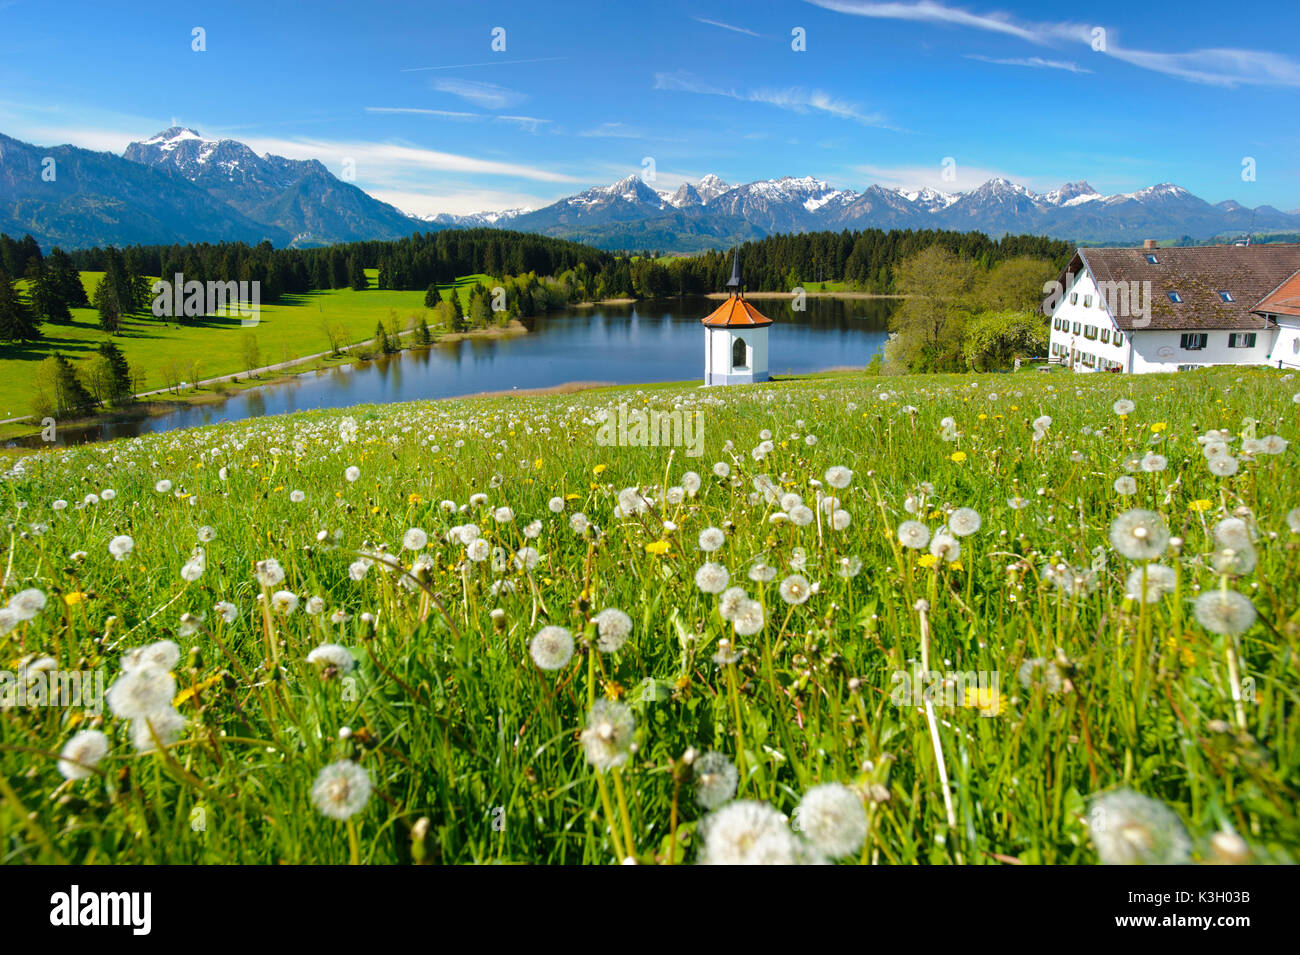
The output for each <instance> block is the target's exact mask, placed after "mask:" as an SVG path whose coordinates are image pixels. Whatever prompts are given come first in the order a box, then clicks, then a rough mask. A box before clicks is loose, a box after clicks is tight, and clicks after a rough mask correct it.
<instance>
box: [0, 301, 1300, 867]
mask: <svg viewBox="0 0 1300 955" xmlns="http://www.w3.org/2000/svg"><path fill="white" fill-rule="evenodd" d="M345 297H346V295H345V294H340V295H339V298H340V300H342V299H344V298H345ZM371 297H375V298H379V297H381V296H379V295H377V294H376V293H361V294H360V295H357V296H355V298H356V299H357V300H358V301H364V300H367V299H369V298H371ZM381 308H382V307H381ZM307 311H310V309H307ZM271 318H272V320H271V322H270V323H268V324H271V326H272V327H274V314H273V315H272V317H271ZM373 321H374V319H373V317H367V318H361V317H358V323H359V327H360V328H362V329H364V326H365V324H366V323H367V322H369V323H370V324H373ZM306 324H307V325H308V326H309V325H310V321H307V323H306ZM214 370H215V369H214ZM1126 402H1131V405H1130V404H1126ZM620 404H625V405H626V408H625V409H624V410H625V411H637V410H645V411H650V410H656V411H662V412H665V413H668V412H673V411H677V412H681V413H684V414H687V415H690V414H696V413H697V414H698V422H699V427H700V429H701V433H702V435H703V454H702V455H701V456H699V457H688V456H687V455H686V453H685V451H686V450H687V448H682V447H677V448H667V447H641V446H618V445H617V444H615V445H613V446H611V445H610V443H609V441H608V440H606V438H608V437H609V435H610V433H611V432H610V429H609V428H608V427H606V428H604V429H602V428H601V419H602V417H603V416H604V415H605V414H609V415H612V416H614V417H615V418H618V417H619V416H620V415H621V414H622V412H620V409H619V405H620ZM1298 420H1300V381H1298V380H1297V379H1296V378H1295V376H1293V375H1285V376H1283V375H1280V374H1279V373H1276V372H1272V371H1268V370H1264V369H1255V368H1251V369H1242V370H1240V371H1238V370H1234V369H1217V370H1209V371H1197V372H1189V373H1184V374H1180V375H1178V376H1154V375H1153V376H1144V377H1141V378H1136V379H1135V378H1130V377H1120V376H1109V375H1107V376H1103V375H1093V376H1078V377H1072V376H1070V375H1067V374H1063V373H1062V374H1039V373H1034V372H1022V373H1018V374H1014V375H972V376H930V377H924V376H916V377H902V378H875V377H864V376H862V375H860V374H856V375H839V376H828V377H819V378H810V379H803V380H793V381H782V382H774V383H771V384H767V385H760V386H750V387H735V388H720V389H711V390H708V391H705V390H702V389H698V388H695V387H692V386H688V385H672V386H646V387H639V388H623V389H617V390H605V391H601V392H593V393H579V394H571V395H559V396H528V397H503V398H483V399H467V400H457V401H445V402H430V403H416V404H406V405H393V406H386V407H362V408H355V409H349V410H344V411H329V412H317V413H307V414H301V415H296V416H292V417H279V418H266V419H260V420H253V421H248V422H243V423H235V424H225V425H219V426H215V427H211V428H205V429H200V430H196V431H192V432H186V433H171V434H160V435H150V436H146V437H143V438H138V439H132V440H129V441H123V442H118V443H114V444H109V445H103V446H87V447H79V448H75V449H71V450H66V449H51V450H46V451H41V452H38V453H35V454H33V455H31V456H28V457H25V458H23V459H21V461H20V462H19V463H18V464H17V465H16V466H15V467H14V468H13V470H11V471H9V472H8V473H7V474H6V475H5V482H4V489H5V494H4V498H5V504H4V507H5V508H6V510H7V512H8V513H7V523H8V525H9V527H10V534H9V540H8V543H7V547H6V550H7V556H6V567H7V576H6V578H5V583H4V591H3V595H2V596H0V601H8V607H7V608H6V609H5V610H0V634H2V635H0V668H3V669H5V670H7V671H9V672H8V673H7V674H6V677H7V683H6V686H5V687H4V691H5V692H7V693H9V694H10V698H9V703H10V704H11V706H10V708H9V709H8V710H7V711H6V712H5V713H4V714H3V719H0V795H2V796H3V799H2V800H0V847H3V853H4V855H3V858H4V861H5V862H9V863H38V862H39V863H49V862H60V861H67V862H74V863H158V862H167V863H188V862H202V863H229V862H241V863H280V862H288V863H314V862H321V863H325V862H328V863H342V862H348V861H351V862H359V863H401V864H405V863H411V862H439V863H453V862H454V863H487V862H498V861H499V862H533V863H580V862H586V863H618V862H620V861H625V860H629V859H630V860H635V861H636V862H639V863H642V864H654V863H658V864H670V863H678V864H681V863H697V862H711V863H727V862H860V863H877V864H915V863H923V864H924V863H934V864H946V863H957V864H960V863H966V864H1035V863H1044V864H1094V863H1097V862H1099V861H1101V862H1196V863H1204V862H1245V861H1257V862H1263V861H1272V862H1283V861H1295V857H1296V853H1297V849H1298V848H1300V820H1298V819H1297V816H1296V813H1295V804H1296V799H1297V796H1298V795H1300V793H1298V792H1297V790H1298V789H1300V700H1298V699H1297V690H1298V688H1300V680H1297V659H1298V658H1297V650H1298V649H1300V510H1297V507H1298V506H1300V496H1298V492H1297V488H1298V487H1300V466H1298V465H1297V460H1296V449H1295V447H1293V446H1292V447H1288V442H1292V443H1294V441H1295V440H1296V437H1297V434H1296V433H1297V423H1298ZM628 434H629V435H630V438H629V440H628V441H627V442H625V443H627V444H632V443H634V442H635V439H636V435H637V431H636V427H635V420H634V421H633V426H632V428H631V430H630V431H629V432H628ZM613 435H614V436H615V438H616V439H617V437H618V435H619V431H618V429H614V431H613ZM598 436H603V437H601V438H600V440H598ZM1139 598H1144V599H1139ZM51 670H54V671H62V672H63V674H64V676H65V677H66V676H68V675H70V674H79V673H81V672H82V671H85V672H86V674H87V676H86V677H84V678H83V682H82V686H83V688H84V687H87V686H92V687H93V686H94V685H95V681H96V680H97V679H99V678H100V677H97V676H96V674H99V675H101V677H102V680H103V685H104V686H105V687H106V688H108V693H107V696H108V701H107V705H106V706H104V707H103V709H102V712H100V711H99V708H98V706H96V705H95V700H94V699H93V698H91V699H89V701H88V700H87V699H85V698H83V699H81V700H80V701H79V702H80V703H81V704H82V705H66V704H67V702H68V700H67V694H66V692H65V693H64V694H63V696H62V697H59V692H58V691H57V687H58V685H59V683H58V681H55V680H52V679H51V678H50V677H49V672H50V671H51ZM63 686H64V687H65V689H66V686H67V681H66V679H65V680H64V681H63ZM40 687H44V688H45V689H46V696H45V697H44V698H42V697H41V696H40V694H39V693H38V692H37V688H40ZM51 687H55V688H56V689H53V690H52V689H50V688H51ZM24 693H25V694H26V696H25V697H24V696H23V694H24ZM92 696H93V695H92ZM55 697H59V698H58V699H56V698H55ZM54 703H62V704H64V705H52V704H54Z"/></svg>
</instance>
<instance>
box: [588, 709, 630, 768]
mask: <svg viewBox="0 0 1300 955" xmlns="http://www.w3.org/2000/svg"><path fill="white" fill-rule="evenodd" d="M635 732H636V719H635V718H634V717H633V716H632V711H631V709H629V708H628V707H627V706H625V705H624V704H622V703H618V702H615V701H614V700H607V699H600V700H597V701H596V702H595V704H594V705H593V706H592V708H591V711H590V712H589V713H588V714H587V726H586V728H585V729H584V730H583V731H582V750H583V752H584V753H585V754H586V757H587V762H589V763H591V765H592V766H594V767H595V768H596V769H597V770H599V771H600V772H602V773H603V772H605V771H607V770H610V769H613V768H614V767H615V766H621V765H623V764H624V763H625V762H627V757H628V754H629V753H630V752H631V749H632V740H633V736H634V734H635Z"/></svg>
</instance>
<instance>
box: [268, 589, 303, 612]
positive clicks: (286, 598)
mask: <svg viewBox="0 0 1300 955" xmlns="http://www.w3.org/2000/svg"><path fill="white" fill-rule="evenodd" d="M271 608H272V609H273V610H274V611H275V612H276V613H282V614H284V615H285V616H288V615H289V614H291V613H293V612H294V611H295V610H297V609H298V595H297V594H295V593H294V592H293V591H291V590H277V591H276V592H275V593H273V594H271Z"/></svg>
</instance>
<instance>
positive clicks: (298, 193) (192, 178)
mask: <svg viewBox="0 0 1300 955" xmlns="http://www.w3.org/2000/svg"><path fill="white" fill-rule="evenodd" d="M51 171H52V172H53V175H52V176H51V175H50V173H51ZM466 227H495V228H509V229H514V230H518V231H522V232H536V233H541V234H544V235H552V236H558V237H563V238H569V239H576V240H578V241H581V242H587V243H589V244H591V245H595V246H599V247H601V248H606V249H644V248H655V249H663V250H666V251H678V252H690V251H698V250H700V249H705V248H719V247H725V246H728V245H731V244H733V243H735V242H740V241H745V240H748V239H757V238H761V237H763V236H766V235H771V234H773V233H781V232H807V231H816V230H823V229H829V230H835V231H839V230H841V229H865V228H881V229H893V228H905V229H956V230H961V231H966V230H978V231H982V232H986V233H988V234H990V235H993V236H998V235H1002V234H1005V233H1015V234H1021V233H1030V234H1039V235H1049V236H1053V237H1056V238H1062V239H1068V240H1073V241H1079V242H1086V243H1095V244H1136V243H1138V242H1140V241H1141V240H1142V239H1147V238H1154V239H1174V240H1176V239H1179V238H1182V237H1184V236H1190V237H1192V238H1193V239H1197V240H1203V239H1209V238H1212V237H1216V236H1223V235H1239V234H1242V233H1246V232H1254V233H1256V234H1264V233H1270V232H1300V210H1295V211H1292V212H1282V211H1279V210H1277V209H1274V208H1273V207H1271V206H1259V207H1258V208H1255V209H1250V208H1247V207H1246V206H1244V205H1241V204H1240V203H1237V202H1233V201H1231V200H1228V201H1224V202H1219V203H1215V204H1211V203H1209V202H1206V201H1205V200H1203V199H1200V198H1198V197H1196V196H1194V195H1192V194H1191V193H1190V192H1188V191H1187V190H1186V189H1183V188H1181V187H1179V186H1176V185H1173V184H1171V183H1161V184H1159V185H1155V186H1150V187H1148V188H1146V189H1141V190H1138V191H1137V192H1126V193H1118V194H1115V195H1102V194H1101V193H1099V192H1098V191H1097V190H1095V189H1093V188H1092V186H1090V185H1089V184H1088V183H1086V182H1073V183H1067V184H1065V185H1064V186H1062V187H1060V188H1059V189H1053V190H1051V191H1050V192H1045V193H1036V192H1034V191H1032V190H1030V189H1028V188H1026V187H1024V186H1022V185H1018V184H1016V183H1013V182H1010V181H1009V180H1007V179H991V180H989V181H988V182H986V183H984V184H983V185H981V186H979V187H978V188H975V189H971V190H969V191H966V192H941V191H938V190H935V189H928V188H927V189H920V190H905V189H896V188H889V187H885V186H880V185H873V186H868V187H867V188H866V189H864V190H863V191H861V192H857V191H855V190H852V189H841V188H836V187H834V186H831V185H830V184H828V183H826V182H825V181H823V180H820V179H815V178H811V177H803V178H793V177H790V176H786V177H783V178H780V179H767V180H760V181H757V182H750V183H745V184H743V185H731V184H729V183H727V182H724V181H723V180H722V179H720V178H718V177H717V176H715V175H708V176H705V177H704V178H702V179H701V180H700V181H699V182H697V183H683V184H682V185H680V186H679V187H678V188H677V189H676V190H659V189H655V188H654V187H653V185H652V184H649V183H647V182H645V181H643V180H642V179H641V178H640V177H638V176H628V177H627V178H624V179H620V180H619V181H618V182H616V183H613V184H612V185H608V186H597V187H594V188H591V189H587V190H584V191H583V192H580V193H578V194H576V195H573V196H569V197H567V198H564V199H560V200H559V201H557V202H554V203H551V204H550V205H547V206H545V207H543V208H540V209H510V210H504V211H497V212H483V213H477V214H474V215H468V216H461V215H448V214H441V215H436V216H429V217H416V216H410V215H407V214H405V213H403V212H401V211H400V210H398V209H397V208H395V207H394V206H391V205H389V204H388V203H385V202H381V201H380V200H378V199H376V198H374V197H373V196H371V195H369V194H368V193H366V192H365V191H363V190H362V189H360V188H358V187H357V186H355V185H353V184H352V183H350V182H344V181H343V180H341V179H339V178H337V177H336V176H334V175H333V174H332V173H330V171H329V170H328V169H326V168H325V166H324V165H322V164H321V163H320V162H318V161H316V160H295V159H286V158H284V157H282V156H274V155H271V154H269V153H268V154H265V155H262V156H259V155H257V154H256V153H255V152H254V151H253V150H252V149H250V148H249V147H248V146H246V145H245V144H243V143H241V142H239V141H237V140H233V139H207V138H205V137H203V136H202V135H200V134H199V133H198V132H196V131H194V130H192V129H187V128H184V127H179V126H177V127H172V128H170V129H165V130H163V131H162V132H160V133H158V134H157V135H156V136H153V137H151V138H149V139H145V140H142V141H139V142H133V143H131V144H130V145H129V146H128V147H127V148H126V151H125V152H124V153H123V155H121V156H117V155H115V154H113V153H107V152H94V151H92V150H87V149H81V148H78V147H75V146H54V147H37V146H33V145H30V144H28V143H24V142H21V141H19V140H16V139H12V138H10V137H8V136H5V135H3V134H0V232H7V233H8V234H10V235H14V236H21V235H23V234H25V233H30V234H31V235H32V236H33V237H35V238H36V240H37V241H38V242H40V243H41V245H42V246H44V247H47V248H48V247H50V246H52V245H61V246H63V247H64V248H80V247H86V246H93V245H107V244H114V245H127V244H132V243H171V242H212V241H222V240H240V241H245V242H250V243H256V242H260V241H263V240H265V241H269V242H271V243H272V244H273V245H276V246H288V245H294V246H306V245H326V244H331V243H334V242H347V241H355V240H361V239H387V238H396V237H399V236H403V235H407V234H410V233H411V232H415V231H430V230H435V229H443V228H466Z"/></svg>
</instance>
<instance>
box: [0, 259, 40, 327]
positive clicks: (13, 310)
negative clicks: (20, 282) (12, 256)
mask: <svg viewBox="0 0 1300 955" xmlns="http://www.w3.org/2000/svg"><path fill="white" fill-rule="evenodd" d="M40 337H41V330H40V326H39V324H38V323H37V321H36V319H35V318H34V317H33V316H32V310H31V309H30V308H29V307H28V305H27V303H26V302H24V301H23V299H22V296H20V295H19V294H18V290H17V289H16V288H14V283H13V280H12V279H10V278H9V274H8V273H7V272H5V271H4V270H3V269H0V339H4V340H7V341H21V342H29V341H34V340H36V339H37V338H40Z"/></svg>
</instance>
